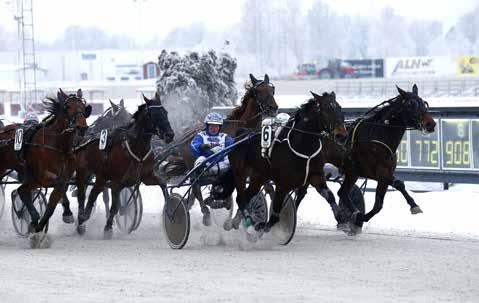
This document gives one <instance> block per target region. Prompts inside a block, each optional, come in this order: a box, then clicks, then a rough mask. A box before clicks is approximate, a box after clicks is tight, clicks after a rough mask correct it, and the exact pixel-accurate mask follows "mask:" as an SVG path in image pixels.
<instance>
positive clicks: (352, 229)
mask: <svg viewBox="0 0 479 303" xmlns="http://www.w3.org/2000/svg"><path fill="white" fill-rule="evenodd" d="M362 231H363V230H362V228H361V227H360V226H357V225H356V224H352V223H350V224H349V230H348V231H344V232H345V233H346V235H348V236H356V235H359V234H360V233H362Z"/></svg>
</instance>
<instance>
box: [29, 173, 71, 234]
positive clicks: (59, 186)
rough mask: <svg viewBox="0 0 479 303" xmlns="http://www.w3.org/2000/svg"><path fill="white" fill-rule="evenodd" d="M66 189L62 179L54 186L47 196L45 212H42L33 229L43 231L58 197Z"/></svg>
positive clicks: (60, 196)
mask: <svg viewBox="0 0 479 303" xmlns="http://www.w3.org/2000/svg"><path fill="white" fill-rule="evenodd" d="M66 189H67V187H66V184H65V182H63V180H62V181H60V182H59V183H58V184H57V185H56V186H55V187H54V189H53V191H52V193H51V194H50V197H49V198H48V204H47V208H46V210H45V214H43V216H42V218H41V220H40V223H38V226H37V228H36V230H35V231H36V232H41V231H43V229H44V228H45V226H46V225H47V223H48V221H49V220H50V217H51V216H52V215H53V212H54V211H55V208H56V207H57V204H58V201H60V199H61V198H62V197H63V196H64V195H65V191H66ZM45 232H46V231H45Z"/></svg>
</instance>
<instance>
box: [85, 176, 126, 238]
mask: <svg viewBox="0 0 479 303" xmlns="http://www.w3.org/2000/svg"><path fill="white" fill-rule="evenodd" d="M121 189H122V188H121V187H120V185H119V184H116V183H114V184H112V186H111V208H110V216H109V217H108V219H107V220H106V225H105V229H104V230H103V236H104V238H105V239H106V240H109V239H111V238H112V237H113V220H114V219H115V216H116V214H117V213H118V209H119V208H120V191H121ZM88 202H90V201H88Z"/></svg>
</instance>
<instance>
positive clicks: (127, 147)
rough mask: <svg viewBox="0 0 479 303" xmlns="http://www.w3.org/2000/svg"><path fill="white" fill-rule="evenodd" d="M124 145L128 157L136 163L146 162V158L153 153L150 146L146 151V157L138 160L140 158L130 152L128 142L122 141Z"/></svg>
mask: <svg viewBox="0 0 479 303" xmlns="http://www.w3.org/2000/svg"><path fill="white" fill-rule="evenodd" d="M124 144H125V147H126V150H127V151H128V153H129V154H130V156H132V157H133V159H135V160H136V161H137V162H140V163H141V162H143V161H145V160H146V158H148V156H149V155H150V154H151V152H152V151H153V150H152V149H151V146H150V149H149V150H148V152H147V153H146V155H145V156H144V157H143V158H141V159H140V157H138V156H137V155H135V153H134V152H133V151H132V150H131V148H130V144H129V143H128V140H125V141H124Z"/></svg>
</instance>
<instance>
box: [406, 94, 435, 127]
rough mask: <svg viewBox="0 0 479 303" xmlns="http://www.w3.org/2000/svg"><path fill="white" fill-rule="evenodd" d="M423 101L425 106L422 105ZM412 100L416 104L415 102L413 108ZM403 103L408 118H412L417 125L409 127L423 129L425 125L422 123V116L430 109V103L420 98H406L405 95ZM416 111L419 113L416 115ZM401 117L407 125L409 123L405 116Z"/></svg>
mask: <svg viewBox="0 0 479 303" xmlns="http://www.w3.org/2000/svg"><path fill="white" fill-rule="evenodd" d="M421 101H422V103H423V104H424V105H423V106H421V105H422V104H421ZM411 102H414V104H415V106H414V107H412V108H411V106H410V103H411ZM401 103H402V104H401V105H403V106H404V107H405V110H406V112H407V115H408V118H409V119H411V121H412V122H413V123H414V124H415V126H413V127H412V128H408V129H417V130H422V129H423V127H422V125H421V117H422V115H423V114H425V113H426V112H427V110H428V109H429V104H428V103H427V102H426V101H423V100H419V99H417V98H409V99H406V98H404V97H403V100H402V102H401ZM416 113H417V115H416ZM401 119H402V120H403V123H405V124H406V125H407V124H408V123H406V121H404V117H401Z"/></svg>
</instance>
